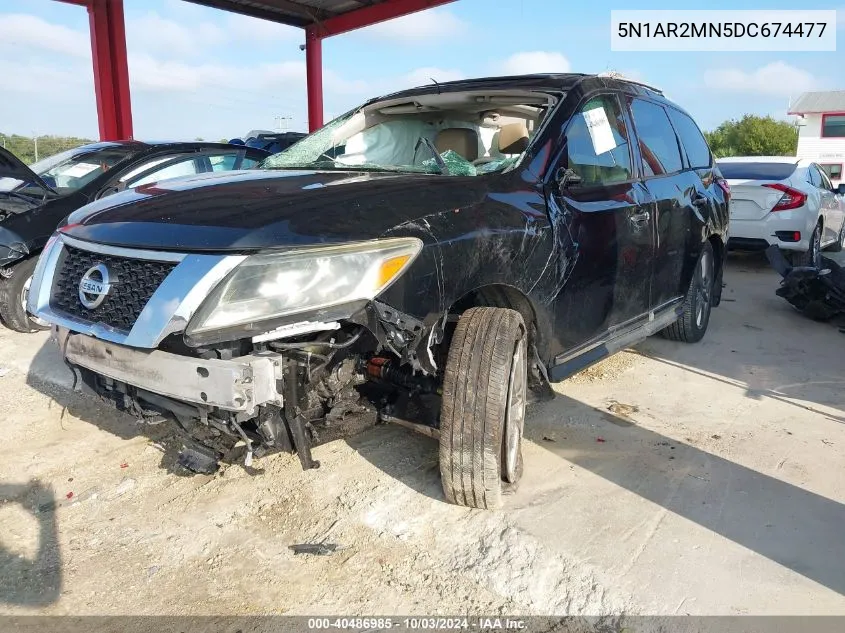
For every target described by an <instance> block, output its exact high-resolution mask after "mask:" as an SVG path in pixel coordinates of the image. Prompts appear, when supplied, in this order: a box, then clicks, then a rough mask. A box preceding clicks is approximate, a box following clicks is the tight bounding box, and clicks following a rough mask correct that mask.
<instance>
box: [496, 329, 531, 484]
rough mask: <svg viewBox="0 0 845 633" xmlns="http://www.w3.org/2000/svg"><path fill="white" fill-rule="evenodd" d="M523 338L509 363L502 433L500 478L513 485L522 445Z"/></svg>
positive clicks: (517, 343) (524, 377) (524, 371)
mask: <svg viewBox="0 0 845 633" xmlns="http://www.w3.org/2000/svg"><path fill="white" fill-rule="evenodd" d="M525 349H526V345H525V336H523V337H522V338H520V339H519V340H518V341H517V342H516V347H515V348H514V352H513V359H512V361H511V371H510V377H509V380H508V400H507V407H506V411H507V415H506V418H505V433H504V446H503V451H502V452H503V453H504V460H503V463H502V477H503V479H504V480H505V481H507V482H510V483H515V482H516V481H517V480H518V479H519V460H520V457H519V451H520V445H521V444H522V434H523V430H524V427H525V404H526V402H527V400H528V398H527V383H528V379H527V374H528V366H527V363H526V358H527V355H526V351H525Z"/></svg>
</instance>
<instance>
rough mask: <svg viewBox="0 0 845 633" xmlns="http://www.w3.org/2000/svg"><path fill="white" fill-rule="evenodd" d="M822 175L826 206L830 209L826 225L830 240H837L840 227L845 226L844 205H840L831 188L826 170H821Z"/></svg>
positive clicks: (832, 187)
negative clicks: (828, 228)
mask: <svg viewBox="0 0 845 633" xmlns="http://www.w3.org/2000/svg"><path fill="white" fill-rule="evenodd" d="M821 175H822V183H823V185H824V188H825V191H827V192H828V193H827V195H828V196H829V197H828V204H829V205H830V208H829V210H828V218H830V219H829V221H828V222H827V225H828V226H829V227H830V232H831V239H839V236H840V234H841V231H842V225H843V224H845V205H843V204H842V200H841V199H840V198H839V196H838V195H837V193H836V189H835V187H834V186H833V182H831V180H830V176H828V173H827V171H826V170H824V169H822V170H821Z"/></svg>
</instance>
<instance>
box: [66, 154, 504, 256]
mask: <svg viewBox="0 0 845 633" xmlns="http://www.w3.org/2000/svg"><path fill="white" fill-rule="evenodd" d="M487 182H488V179H487V178H483V177H467V178H462V177H454V176H437V175H428V174H407V173H403V174H396V173H373V172H349V171H331V172H325V171H324V172H314V171H271V170H248V171H234V172H223V173H219V174H203V175H199V176H194V177H190V178H183V179H178V180H169V181H165V182H160V183H153V184H151V185H145V186H142V187H139V188H137V189H135V190H130V191H125V192H121V193H118V194H115V195H112V196H109V197H106V198H103V199H101V200H98V201H96V202H94V203H92V204H89V205H86V206H84V207H82V208H81V209H79V210H78V211H76V212H75V213H73V214H72V215H71V216H70V218H68V224H67V225H66V226H65V227H63V228H62V231H63V232H65V233H67V234H68V235H71V236H72V237H77V238H79V239H83V240H88V241H93V242H98V243H102V244H110V245H113V246H126V247H132V248H148V249H161V250H184V251H248V250H258V249H267V248H275V247H284V246H297V245H307V244H319V243H333V242H349V241H358V240H367V239H374V238H377V237H379V236H381V235H383V234H384V233H385V232H387V231H389V230H390V229H392V228H394V227H396V226H398V225H400V224H403V223H405V222H409V221H413V220H416V219H420V218H422V217H424V216H426V215H431V214H433V213H437V212H440V211H444V210H447V209H457V208H462V207H467V206H469V205H473V204H477V203H478V202H480V201H481V200H483V199H484V197H485V196H486V194H487Z"/></svg>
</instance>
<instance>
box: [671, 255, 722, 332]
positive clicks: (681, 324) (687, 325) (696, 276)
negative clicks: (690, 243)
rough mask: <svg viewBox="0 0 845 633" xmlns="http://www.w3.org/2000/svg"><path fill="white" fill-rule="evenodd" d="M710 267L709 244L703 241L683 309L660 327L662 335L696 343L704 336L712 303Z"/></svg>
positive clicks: (712, 263)
mask: <svg viewBox="0 0 845 633" xmlns="http://www.w3.org/2000/svg"><path fill="white" fill-rule="evenodd" d="M714 268H715V266H714V260H713V247H712V246H711V245H710V242H704V247H703V248H702V249H701V254H700V255H699V256H698V262H697V263H696V265H695V272H694V273H693V276H692V281H690V285H689V289H688V290H687V295H686V297H685V298H684V313H683V315H681V317H680V318H679V319H678V320H677V321H675V322H674V323H673V324H672V325H670V326H668V327H665V328H664V329H663V330H662V331H661V334H663V336H664V337H665V338H668V339H670V340H673V341H682V342H684V343H698V342H699V341H700V340H701V339H702V338H704V333H705V332H706V331H707V325H708V323H710V310H711V308H712V305H713V280H714V278H715V275H714Z"/></svg>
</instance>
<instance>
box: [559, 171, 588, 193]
mask: <svg viewBox="0 0 845 633" xmlns="http://www.w3.org/2000/svg"><path fill="white" fill-rule="evenodd" d="M581 182H582V178H581V176H579V175H578V174H576V173H575V171H574V170H572V169H570V168H569V167H561V168H560V169H558V170H557V186H558V189H559V190H560V192H561V193H563V192H564V191H566V190H567V189H570V188H572V187H573V186H577V185H580V184H581Z"/></svg>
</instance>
